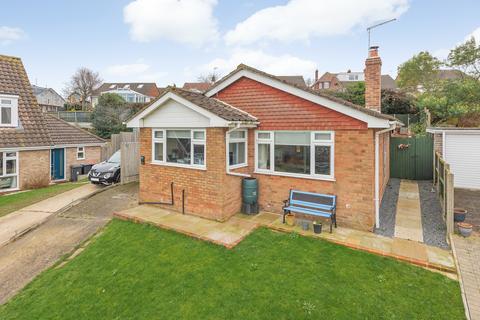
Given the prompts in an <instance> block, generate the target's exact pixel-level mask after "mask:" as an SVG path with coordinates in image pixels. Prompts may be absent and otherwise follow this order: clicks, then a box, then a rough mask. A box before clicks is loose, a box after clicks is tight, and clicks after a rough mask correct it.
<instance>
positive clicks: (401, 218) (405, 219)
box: [395, 180, 423, 242]
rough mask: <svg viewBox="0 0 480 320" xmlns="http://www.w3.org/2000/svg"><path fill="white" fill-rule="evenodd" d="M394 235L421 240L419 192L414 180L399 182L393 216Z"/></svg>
mask: <svg viewBox="0 0 480 320" xmlns="http://www.w3.org/2000/svg"><path fill="white" fill-rule="evenodd" d="M395 237H396V238H400V239H406V240H414V241H418V242H423V229H422V211H421V207H420V192H419V189H418V184H417V182H416V181H410V180H402V181H401V182H400V192H399V195H398V203H397V214H396V216H395Z"/></svg>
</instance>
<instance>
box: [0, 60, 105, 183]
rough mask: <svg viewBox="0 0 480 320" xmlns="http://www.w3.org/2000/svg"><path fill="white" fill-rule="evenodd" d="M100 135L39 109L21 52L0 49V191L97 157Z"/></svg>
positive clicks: (53, 178)
mask: <svg viewBox="0 0 480 320" xmlns="http://www.w3.org/2000/svg"><path fill="white" fill-rule="evenodd" d="M104 143H105V141H104V140H102V139H101V138H99V137H97V136H95V135H92V134H90V133H89V132H87V131H85V130H82V129H80V128H78V127H75V126H73V125H70V124H68V123H67V122H65V121H63V120H60V119H57V118H55V117H53V116H51V115H48V114H46V113H43V112H42V109H41V108H40V106H39V105H38V103H37V100H36V98H35V95H34V94H33V89H32V86H31V85H30V82H29V80H28V77H27V73H26V72H25V69H24V67H23V63H22V61H21V59H20V58H17V57H10V56H5V55H0V192H7V191H15V190H22V189H29V188H36V187H40V186H44V185H48V184H49V183H51V182H58V181H66V180H68V179H69V177H70V167H71V166H72V165H77V164H86V163H88V164H94V163H97V162H99V161H100V160H101V159H100V150H101V146H102V145H103V144H104Z"/></svg>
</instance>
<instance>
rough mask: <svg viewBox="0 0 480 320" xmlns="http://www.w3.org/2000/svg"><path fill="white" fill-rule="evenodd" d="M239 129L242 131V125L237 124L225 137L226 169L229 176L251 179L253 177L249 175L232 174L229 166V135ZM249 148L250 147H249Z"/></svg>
mask: <svg viewBox="0 0 480 320" xmlns="http://www.w3.org/2000/svg"><path fill="white" fill-rule="evenodd" d="M238 129H240V123H237V124H236V125H235V127H234V128H232V129H230V130H228V131H227V133H226V135H225V168H226V172H227V174H228V175H231V176H237V177H246V178H250V177H251V175H249V174H246V173H239V172H231V171H230V164H229V161H228V135H229V134H230V133H231V132H233V131H235V130H238ZM247 148H248V146H247ZM246 160H247V162H248V159H246Z"/></svg>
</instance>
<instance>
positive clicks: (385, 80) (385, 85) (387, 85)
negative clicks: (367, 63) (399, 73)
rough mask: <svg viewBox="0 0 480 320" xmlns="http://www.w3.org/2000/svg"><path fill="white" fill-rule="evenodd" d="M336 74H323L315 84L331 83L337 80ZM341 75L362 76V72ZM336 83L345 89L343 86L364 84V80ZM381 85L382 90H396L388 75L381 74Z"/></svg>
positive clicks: (393, 81)
mask: <svg viewBox="0 0 480 320" xmlns="http://www.w3.org/2000/svg"><path fill="white" fill-rule="evenodd" d="M338 74H339V73H331V72H325V73H324V74H323V75H322V76H321V77H320V78H318V80H317V82H316V83H318V82H325V81H328V82H332V81H333V79H334V78H337V76H338ZM343 74H363V72H346V73H343ZM337 80H338V78H337ZM338 82H340V83H341V84H342V86H343V87H345V86H348V85H349V84H353V83H357V82H364V80H349V81H340V80H338ZM316 83H315V84H316ZM381 85H382V89H389V90H396V89H398V87H397V83H396V82H395V80H394V79H393V78H392V77H391V76H390V75H389V74H382V80H381Z"/></svg>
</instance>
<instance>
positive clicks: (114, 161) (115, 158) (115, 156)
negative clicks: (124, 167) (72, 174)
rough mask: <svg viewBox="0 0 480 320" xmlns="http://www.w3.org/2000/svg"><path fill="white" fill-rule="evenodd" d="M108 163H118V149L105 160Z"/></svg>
mask: <svg viewBox="0 0 480 320" xmlns="http://www.w3.org/2000/svg"><path fill="white" fill-rule="evenodd" d="M107 162H109V163H120V151H117V152H115V153H114V154H113V155H112V156H111V157H110V159H108V160H107Z"/></svg>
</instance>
